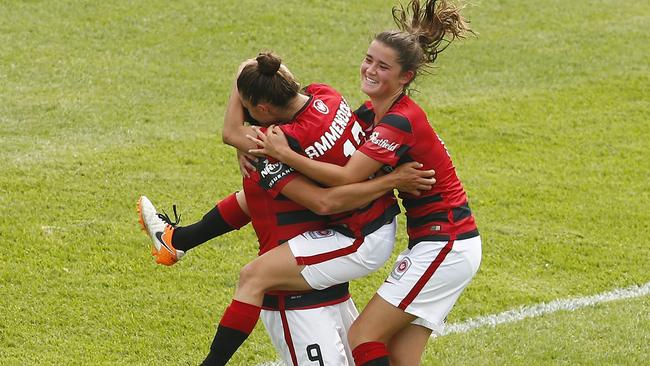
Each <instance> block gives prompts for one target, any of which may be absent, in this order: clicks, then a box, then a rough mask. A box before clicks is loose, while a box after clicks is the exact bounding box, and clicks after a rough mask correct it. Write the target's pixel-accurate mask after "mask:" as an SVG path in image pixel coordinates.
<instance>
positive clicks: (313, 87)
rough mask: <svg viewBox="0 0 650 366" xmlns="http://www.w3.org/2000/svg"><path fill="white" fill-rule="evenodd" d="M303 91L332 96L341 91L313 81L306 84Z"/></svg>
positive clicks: (337, 94) (339, 94)
mask: <svg viewBox="0 0 650 366" xmlns="http://www.w3.org/2000/svg"><path fill="white" fill-rule="evenodd" d="M305 91H306V92H307V93H308V94H311V95H332V96H339V97H340V96H341V93H339V92H338V90H336V89H334V88H333V87H332V86H330V85H328V84H323V83H313V84H309V85H307V87H306V88H305Z"/></svg>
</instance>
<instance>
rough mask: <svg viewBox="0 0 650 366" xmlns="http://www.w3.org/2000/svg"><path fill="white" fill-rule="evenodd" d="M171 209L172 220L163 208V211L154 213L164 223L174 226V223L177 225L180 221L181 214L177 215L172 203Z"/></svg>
mask: <svg viewBox="0 0 650 366" xmlns="http://www.w3.org/2000/svg"><path fill="white" fill-rule="evenodd" d="M172 209H173V210H174V221H172V219H171V218H170V217H169V215H167V212H165V210H163V213H158V214H156V215H158V218H160V219H161V220H163V221H164V222H165V223H167V225H171V226H172V227H176V225H178V224H179V223H180V222H181V215H178V214H177V213H176V205H173V206H172Z"/></svg>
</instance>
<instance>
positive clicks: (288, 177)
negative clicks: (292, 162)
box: [253, 158, 300, 198]
mask: <svg viewBox="0 0 650 366" xmlns="http://www.w3.org/2000/svg"><path fill="white" fill-rule="evenodd" d="M253 165H254V166H255V169H257V173H258V175H259V180H258V184H259V185H260V187H262V188H263V189H264V190H265V191H267V192H268V193H269V194H270V195H271V196H272V197H273V198H275V197H277V196H278V195H279V194H280V191H282V188H284V186H286V185H287V184H288V183H289V182H291V181H292V180H294V179H295V178H296V177H297V176H298V175H299V174H300V173H298V172H296V171H295V169H293V168H292V167H290V166H288V165H286V164H283V163H282V162H280V161H271V160H269V159H268V158H263V159H257V161H256V162H255V163H254V164H253Z"/></svg>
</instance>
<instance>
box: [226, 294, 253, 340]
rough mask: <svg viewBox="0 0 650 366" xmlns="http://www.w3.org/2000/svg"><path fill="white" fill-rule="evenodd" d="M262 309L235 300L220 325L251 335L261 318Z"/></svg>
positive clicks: (227, 309)
mask: <svg viewBox="0 0 650 366" xmlns="http://www.w3.org/2000/svg"><path fill="white" fill-rule="evenodd" d="M261 310H262V308H261V307H259V306H255V305H251V304H246V303H243V302H240V301H237V300H233V301H232V302H231V303H230V306H228V308H226V312H225V313H223V317H221V321H220V322H219V325H221V326H224V327H228V328H232V329H236V330H238V331H240V332H243V333H246V334H250V333H251V332H252V331H253V328H255V324H257V319H259V317H260V311H261Z"/></svg>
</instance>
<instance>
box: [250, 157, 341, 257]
mask: <svg viewBox="0 0 650 366" xmlns="http://www.w3.org/2000/svg"><path fill="white" fill-rule="evenodd" d="M255 165H256V169H257V171H255V172H249V174H250V178H244V181H243V187H244V193H245V194H246V203H247V204H248V210H249V212H250V215H251V223H252V224H253V228H254V229H255V233H256V234H257V238H258V240H259V243H260V251H259V255H262V254H264V253H266V252H268V251H269V250H271V249H273V248H275V247H276V246H278V245H280V244H282V243H284V242H286V241H287V240H289V239H291V238H293V237H295V236H298V235H300V234H302V233H304V232H306V231H314V230H323V229H325V228H326V227H327V221H328V220H327V217H326V216H319V215H316V214H315V213H313V212H311V211H309V210H308V209H306V208H305V207H303V206H301V205H299V204H297V203H295V202H293V201H291V200H290V199H288V198H286V197H284V196H283V195H281V194H278V193H279V191H280V190H281V189H282V187H283V186H284V184H286V183H288V182H289V180H287V181H286V182H280V183H279V184H274V185H273V187H272V188H271V190H272V191H273V192H275V194H273V193H271V192H269V191H267V189H265V187H268V184H269V182H268V181H269V180H270V179H273V177H276V176H277V175H276V174H278V173H279V174H282V173H283V172H288V173H289V174H292V173H293V170H292V169H290V168H289V169H288V167H287V166H286V165H283V164H282V163H275V164H274V163H270V162H269V161H268V159H259V160H258V162H256V163H255ZM265 172H266V173H268V172H271V173H270V174H265ZM293 174H295V173H293ZM285 175H286V174H285ZM269 193H271V194H269Z"/></svg>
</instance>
